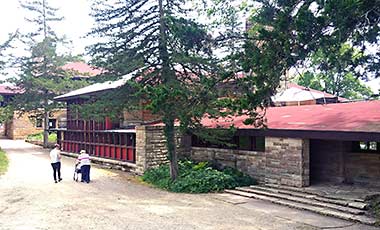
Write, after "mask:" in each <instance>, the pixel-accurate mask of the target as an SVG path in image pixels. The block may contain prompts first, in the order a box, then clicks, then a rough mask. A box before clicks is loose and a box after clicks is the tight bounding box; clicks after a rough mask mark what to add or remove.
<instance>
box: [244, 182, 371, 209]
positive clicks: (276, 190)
mask: <svg viewBox="0 0 380 230" xmlns="http://www.w3.org/2000/svg"><path fill="white" fill-rule="evenodd" d="M250 188H253V189H257V190H262V191H265V192H272V193H279V194H285V195H290V196H294V197H301V198H305V199H312V200H316V201H319V202H323V203H330V204H333V205H338V206H342V207H349V208H353V209H359V210H363V211H365V210H367V208H368V204H367V203H364V202H357V201H353V200H344V199H338V200H337V199H332V198H328V197H324V196H320V195H312V194H310V193H302V192H299V191H298V192H295V191H290V190H287V189H280V188H270V187H264V186H255V185H253V186H250Z"/></svg>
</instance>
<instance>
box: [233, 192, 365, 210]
mask: <svg viewBox="0 0 380 230" xmlns="http://www.w3.org/2000/svg"><path fill="white" fill-rule="evenodd" d="M236 190H238V191H243V192H247V193H253V194H257V195H260V196H268V197H272V198H276V199H282V200H288V201H292V202H297V203H301V204H309V205H313V206H315V207H320V208H329V209H333V210H337V211H341V212H345V213H350V214H354V215H363V214H364V211H363V210H359V209H354V208H348V207H345V206H339V205H335V204H330V203H324V202H320V201H315V200H312V199H307V198H300V197H292V196H290V195H282V194H278V193H271V192H264V191H259V190H254V189H251V188H236Z"/></svg>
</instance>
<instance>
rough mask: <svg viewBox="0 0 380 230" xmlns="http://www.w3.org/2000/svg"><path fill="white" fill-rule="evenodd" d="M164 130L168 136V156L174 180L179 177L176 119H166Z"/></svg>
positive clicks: (171, 176)
mask: <svg viewBox="0 0 380 230" xmlns="http://www.w3.org/2000/svg"><path fill="white" fill-rule="evenodd" d="M164 132H165V137H166V147H167V149H168V157H169V160H170V178H171V179H172V180H173V181H174V180H176V179H177V177H178V156H177V151H176V142H175V127H174V119H168V120H166V121H165V128H164Z"/></svg>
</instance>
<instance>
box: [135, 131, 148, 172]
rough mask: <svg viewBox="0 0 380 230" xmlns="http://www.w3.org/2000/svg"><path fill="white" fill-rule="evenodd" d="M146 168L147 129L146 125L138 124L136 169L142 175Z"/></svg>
mask: <svg viewBox="0 0 380 230" xmlns="http://www.w3.org/2000/svg"><path fill="white" fill-rule="evenodd" d="M145 169H146V130H145V126H136V171H135V173H136V174H138V175H142V174H143V173H144V171H145Z"/></svg>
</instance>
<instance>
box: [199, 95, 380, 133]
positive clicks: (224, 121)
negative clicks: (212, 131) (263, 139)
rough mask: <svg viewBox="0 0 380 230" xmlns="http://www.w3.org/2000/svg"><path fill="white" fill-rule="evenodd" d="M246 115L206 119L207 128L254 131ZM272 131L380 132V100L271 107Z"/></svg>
mask: <svg viewBox="0 0 380 230" xmlns="http://www.w3.org/2000/svg"><path fill="white" fill-rule="evenodd" d="M246 118H247V117H246V116H240V117H230V118H219V119H218V120H212V119H208V118H205V119H203V120H202V123H203V125H204V126H207V127H213V128H215V127H221V128H228V127H230V126H231V125H232V124H234V126H235V127H237V128H239V129H252V128H254V127H253V126H250V125H244V124H243V121H244V120H245V119H246ZM266 118H267V127H268V128H269V129H287V130H316V131H359V132H380V101H362V102H351V103H337V104H327V105H304V106H285V107H270V108H268V109H267V113H266Z"/></svg>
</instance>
